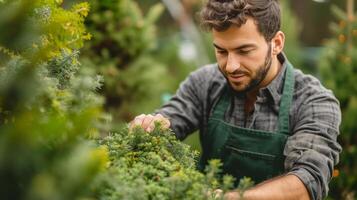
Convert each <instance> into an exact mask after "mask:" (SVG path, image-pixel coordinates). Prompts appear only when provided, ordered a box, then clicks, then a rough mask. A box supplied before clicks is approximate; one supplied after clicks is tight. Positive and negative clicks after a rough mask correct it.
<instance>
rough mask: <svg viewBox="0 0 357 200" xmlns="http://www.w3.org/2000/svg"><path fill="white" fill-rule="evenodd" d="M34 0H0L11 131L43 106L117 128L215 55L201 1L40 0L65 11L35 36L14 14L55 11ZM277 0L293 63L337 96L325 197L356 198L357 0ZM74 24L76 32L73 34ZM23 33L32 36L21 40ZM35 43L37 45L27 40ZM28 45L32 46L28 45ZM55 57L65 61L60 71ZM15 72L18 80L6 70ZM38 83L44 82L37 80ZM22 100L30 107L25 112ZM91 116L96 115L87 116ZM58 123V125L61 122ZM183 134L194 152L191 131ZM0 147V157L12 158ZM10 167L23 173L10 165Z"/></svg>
mask: <svg viewBox="0 0 357 200" xmlns="http://www.w3.org/2000/svg"><path fill="white" fill-rule="evenodd" d="M35 2H40V3H38V4H36V3H33V5H32V3H31V2H28V3H23V4H24V5H23V7H20V8H18V7H17V8H16V9H17V10H15V11H17V12H10V11H11V9H10V10H9V9H8V8H10V6H9V4H10V3H7V1H6V0H2V1H1V0H0V5H1V7H0V8H1V10H0V19H1V21H0V72H1V74H2V76H1V75H0V81H3V82H0V83H2V84H1V85H2V86H1V87H0V96H1V98H0V122H1V125H2V126H1V127H2V128H1V129H0V130H6V131H9V130H13V129H14V130H15V129H16V127H8V126H5V124H8V123H10V122H11V120H12V119H13V118H14V116H16V117H17V118H21V116H23V117H24V116H27V115H29V113H32V114H31V116H32V115H33V119H34V121H37V120H36V119H37V118H38V117H39V116H38V115H41V113H49V114H48V115H49V116H51V117H48V118H46V119H42V120H49V121H53V123H54V124H56V123H60V124H61V123H65V122H63V121H62V122H61V121H60V122H59V121H58V120H56V119H57V117H56V116H57V115H60V116H61V115H66V116H67V115H68V116H71V117H73V116H75V117H73V119H72V118H70V117H69V119H68V120H69V122H68V123H72V124H73V123H74V122H76V123H77V122H78V123H79V124H82V125H81V126H80V127H79V128H80V130H88V129H90V130H91V131H89V133H88V134H89V135H91V134H97V135H98V134H99V135H101V134H105V133H107V132H115V131H116V130H119V129H120V128H121V127H123V126H125V125H126V123H127V122H129V121H130V120H132V119H133V118H134V117H135V116H136V115H138V114H141V113H151V112H153V111H154V110H155V109H157V108H159V107H160V106H161V105H163V104H164V103H165V102H167V101H168V100H169V99H170V97H171V96H172V95H173V94H174V93H175V91H176V89H177V88H178V86H179V84H180V82H181V81H182V80H183V79H184V78H185V77H186V76H187V75H188V73H190V72H191V71H193V70H195V69H197V68H199V67H200V66H202V65H204V64H208V63H213V62H215V57H214V49H213V45H212V41H211V36H210V34H209V33H206V32H203V31H202V30H201V28H200V26H199V22H198V20H197V19H198V18H197V12H198V11H199V9H200V7H201V5H202V1H201V0H145V1H144V0H136V1H134V0H90V1H87V2H89V5H88V6H87V7H86V6H84V7H80V6H77V7H74V5H78V4H79V3H83V2H86V1H69V0H63V1H61V0H59V1H47V2H55V3H53V5H55V4H56V5H60V8H61V9H67V10H69V11H68V12H67V13H62V14H61V15H59V16H58V17H57V18H54V19H52V20H54V22H55V23H53V24H51V25H50V26H48V27H45V33H48V37H36V34H38V32H39V30H37V29H36V28H34V27H36V26H33V25H32V24H31V23H30V24H28V23H27V22H26V23H25V22H24V21H21V20H22V19H24V18H25V16H23V15H21V13H23V12H22V11H23V10H25V11H26V10H29V9H30V8H34V9H37V11H36V10H35V11H36V13H37V14H36V15H35V16H40V17H38V18H37V19H35V21H36V22H38V21H40V22H41V23H44V24H46V19H48V18H49V16H51V14H54V13H50V12H49V11H48V10H46V9H44V8H43V7H41V3H44V2H46V1H35ZM280 3H281V6H282V15H283V21H282V30H283V31H284V32H285V34H286V45H285V50H284V51H285V53H286V54H287V56H288V58H289V60H290V62H292V63H293V65H294V66H295V67H296V68H299V69H301V70H303V71H304V72H305V73H309V74H313V75H314V76H316V77H318V78H319V79H320V80H321V81H322V82H323V83H324V85H325V86H326V87H327V88H329V89H331V90H333V91H334V93H335V95H336V96H337V98H338V99H339V100H340V103H341V109H342V112H343V121H342V125H341V135H340V137H339V142H340V143H341V145H342V146H343V153H342V155H341V160H340V163H339V165H338V166H337V171H335V173H336V174H335V176H336V177H335V178H333V180H332V183H331V187H330V196H329V199H357V194H356V192H357V191H356V188H357V124H356V123H355V120H356V119H357V85H356V84H355V80H357V56H356V55H357V19H356V13H355V2H354V0H299V1H290V0H280ZM26 6H30V7H29V8H27V7H26ZM36 6H37V7H36ZM11 8H12V7H11ZM14 9H15V8H14ZM21 9H22V10H21ZM76 9H77V10H76ZM19 10H20V11H19ZM59 12H64V11H57V13H59ZM71 12H72V13H71ZM56 20H57V21H56ZM30 21H31V20H30ZM73 21H74V22H75V23H77V25H78V24H79V25H78V26H76V27H75V28H72V29H71V27H68V28H67V29H66V28H65V31H63V30H57V29H56V28H55V27H57V26H59V25H60V24H62V25H63V24H67V23H70V22H73ZM15 27H17V28H15ZM18 27H20V28H18ZM41 30H42V31H43V29H41ZM46 31H47V32H46ZM74 32H75V33H77V35H73V33H74ZM67 33H68V35H66V34H67ZM56 34H57V35H56ZM56 36H58V37H56ZM29 38H32V39H30V41H31V42H26V41H28V40H29ZM78 38H80V39H78ZM44 41H45V42H44ZM36 42H38V43H36ZM34 43H35V44H38V45H35V46H33V44H34ZM44 43H45V44H47V45H43V44H44ZM39 44H42V46H41V45H39ZM31 45H32V47H31V48H33V49H36V50H38V51H35V52H33V51H29V46H31ZM31 48H30V49H31ZM63 49H67V50H68V51H67V50H63ZM19 57H20V58H21V59H20V58H19ZM22 58H27V59H25V60H26V61H24V60H23V59H22ZM34 59H35V61H34ZM36 59H37V60H36ZM29 60H30V61H29ZM39 60H40V61H43V63H46V64H45V65H46V66H45V67H44V69H45V70H42V71H41V70H40V71H41V73H42V74H41V73H40V76H42V77H46V78H43V80H42V79H41V81H40V82H39V83H36V84H33V85H31V84H26V83H27V81H29V82H33V81H31V80H38V79H36V78H35V77H36V74H37V72H35V71H34V70H33V66H34V65H37V63H39V62H38V61H39ZM40 63H41V62H40ZM56 65H57V66H58V65H61V66H63V65H65V66H68V67H67V68H66V69H65V70H62V71H58V70H56V69H57V68H56V67H55V66H56ZM9 66H12V68H10V67H9ZM14 66H15V67H14ZM18 66H22V67H21V70H20V71H21V73H13V72H12V71H11V70H10V69H13V68H16V67H18ZM29 74H30V75H31V76H29ZM12 76H14V77H16V78H17V79H15V78H13V79H11V78H9V77H12ZM1 77H2V78H1ZM18 78H19V79H18ZM14 80H24V81H22V82H21V81H20V82H19V81H14ZM52 80H54V81H55V82H56V83H55V84H54V82H53V81H52ZM44 85H48V87H46V88H42V89H39V88H41V87H39V86H44ZM14 91H16V92H14ZM32 91H36V92H37V93H35V94H40V95H39V96H40V98H35V99H33V98H34V97H37V96H36V95H34V93H33V92H32ZM19 94H21V95H19ZM25 94H26V95H25ZM39 100H41V101H39ZM24 102H26V103H24ZM17 104H21V105H23V106H21V107H19V106H16V105H17ZM27 104H28V105H27ZM29 107H31V109H30V110H31V112H29V111H26V112H24V110H28V108H29ZM34 108H36V109H34ZM34 110H36V112H34ZM79 111H81V112H82V111H87V112H84V113H85V114H84V116H79V117H78V116H76V112H79ZM33 113H36V114H33ZM53 113H55V115H54V114H53ZM19 116H20V117H19ZM76 117H77V118H76ZM84 118H85V120H84V121H83V120H82V119H84ZM93 119H96V120H95V121H93V122H92V121H91V120H93ZM76 120H77V121H76ZM86 120H87V121H86ZM66 123H67V122H66ZM88 123H91V125H90V127H89V128H88V127H86V126H87V125H88ZM60 124H57V126H58V127H61V126H60ZM33 126H35V125H33ZM20 127H21V126H20ZM17 128H19V126H17ZM22 128H26V129H31V127H30V128H29V127H27V126H25V125H24V126H23V127H22ZM32 128H34V129H35V127H32ZM45 128H46V127H45ZM47 128H48V129H51V127H47ZM16 130H17V129H16ZM70 130H72V129H70ZM49 131H53V130H52V129H51V130H49ZM86 132H88V131H86ZM58 134H61V133H58ZM73 134H74V133H73ZM3 137H5V136H3ZM4 141H5V140H4V138H1V137H0V150H1V148H3V149H6V148H5V146H6V145H3V146H2V145H1V144H2V143H5V142H4ZM8 141H11V140H10V139H8ZM185 142H186V143H187V144H189V145H191V146H192V148H193V149H196V150H198V151H200V147H199V142H198V138H197V133H195V134H192V135H191V136H190V137H188V138H187V139H186V140H185ZM7 147H8V148H9V149H7V151H13V148H11V147H10V146H9V145H8V146H7ZM68 148H74V146H73V145H72V146H71V147H68ZM82 148H89V149H90V148H91V147H90V145H89V146H88V145H85V147H82ZM76 149H77V148H76ZM25 151H26V149H24V152H25ZM68 151H69V150H68ZM93 151H95V150H93ZM1 152H6V151H5V150H3V151H0V153H1ZM41 152H42V150H41ZM80 152H82V151H80ZM52 153H56V152H52ZM57 153H58V152H57ZM3 154H4V155H5V153H3ZM47 154H48V152H47V153H46V155H47ZM1 155H2V154H0V163H1V162H2V161H5V160H6V159H10V158H7V157H6V156H5V157H4V156H3V157H1ZM71 156H74V155H68V157H69V158H68V159H70V157H71ZM34 159H35V158H34ZM6 161H7V163H8V160H6ZM83 162H84V161H83ZM98 163H100V159H98ZM98 163H97V164H98ZM81 164H82V165H84V164H83V163H81ZM9 166H12V167H13V166H16V163H14V164H13V165H4V167H3V168H0V169H8V168H10V167H9ZM98 166H100V164H98ZM0 167H1V164H0ZM3 174H5V173H3ZM14 174H15V175H14V176H15V177H19V176H20V175H19V174H17V172H14ZM47 175H48V174H47ZM7 176H8V175H7ZM2 178H4V177H0V179H2ZM78 184H79V183H78ZM5 188H6V187H5ZM4 191H5V190H4ZM70 194H72V193H70Z"/></svg>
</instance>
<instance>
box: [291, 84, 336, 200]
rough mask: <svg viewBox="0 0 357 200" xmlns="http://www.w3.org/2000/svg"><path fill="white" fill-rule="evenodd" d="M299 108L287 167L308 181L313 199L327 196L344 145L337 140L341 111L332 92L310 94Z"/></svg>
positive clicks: (318, 199) (302, 179) (306, 184)
mask: <svg viewBox="0 0 357 200" xmlns="http://www.w3.org/2000/svg"><path fill="white" fill-rule="evenodd" d="M302 98H305V100H304V101H303V103H302V104H301V105H300V106H299V107H298V108H297V110H296V112H295V113H297V119H296V123H295V125H294V127H293V135H292V136H290V137H289V138H288V141H287V144H286V146H285V149H284V155H285V156H286V160H285V168H286V169H287V170H288V171H289V173H288V174H294V175H296V176H298V177H299V178H300V180H301V181H302V182H303V183H304V184H305V186H306V188H307V190H308V192H309V193H310V198H311V199H313V200H320V199H323V198H325V197H326V196H327V193H328V183H329V182H330V180H331V178H332V174H333V170H334V166H335V165H336V164H337V163H338V161H339V153H340V152H341V146H340V145H339V144H338V143H337V136H338V135H339V125H340V122H341V111H340V108H339V103H338V101H337V99H336V98H335V97H334V96H333V95H332V93H330V92H323V93H322V92H321V91H320V92H318V91H316V93H313V92H312V93H311V94H309V95H308V96H305V97H302Z"/></svg>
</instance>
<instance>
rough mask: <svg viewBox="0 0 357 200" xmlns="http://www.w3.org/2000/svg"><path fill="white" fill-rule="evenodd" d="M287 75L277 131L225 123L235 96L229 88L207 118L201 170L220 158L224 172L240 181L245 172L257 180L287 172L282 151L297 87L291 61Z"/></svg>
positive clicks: (202, 138)
mask: <svg viewBox="0 0 357 200" xmlns="http://www.w3.org/2000/svg"><path fill="white" fill-rule="evenodd" d="M285 77H286V78H285V82H284V90H283V94H282V98H281V103H280V109H279V118H278V123H279V125H278V131H277V132H267V131H261V130H253V129H248V128H242V127H237V126H234V125H232V124H229V123H226V122H225V121H224V113H225V112H226V110H227V109H228V106H229V104H230V102H231V98H232V94H231V92H230V89H228V87H227V88H226V90H225V92H224V93H223V95H222V96H221V97H220V100H219V102H218V103H217V105H216V107H215V108H214V111H213V115H212V116H211V117H210V118H209V120H208V133H207V135H204V136H201V137H200V141H201V145H202V155H201V159H200V162H199V169H200V170H203V169H204V167H205V166H206V164H207V162H208V161H209V160H211V159H221V160H222V162H223V174H230V175H233V176H234V177H235V178H236V179H237V182H238V181H239V179H241V178H242V177H244V176H246V177H251V178H252V179H253V180H254V181H255V183H260V182H262V181H264V180H266V179H269V178H272V177H274V176H277V175H279V174H282V173H283V172H284V159H285V157H284V155H283V151H284V147H285V143H286V140H287V138H288V136H289V109H290V105H291V101H292V95H293V90H294V75H293V67H292V66H291V64H290V63H288V62H287V69H286V76H285ZM237 182H236V183H237Z"/></svg>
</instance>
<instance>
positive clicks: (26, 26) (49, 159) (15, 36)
mask: <svg viewBox="0 0 357 200" xmlns="http://www.w3.org/2000/svg"><path fill="white" fill-rule="evenodd" d="M87 11H88V4H86V3H81V4H76V5H74V6H73V7H72V8H71V9H69V10H67V9H64V8H62V1H60V0H35V1H27V0H11V1H10V0H8V1H0V30H1V31H0V199H26V200H30V199H33V200H42V199H43V200H46V199H52V200H62V199H89V198H91V197H93V196H92V194H93V193H92V192H93V189H94V184H93V183H94V180H95V179H96V177H97V175H98V174H99V173H100V172H101V171H104V170H105V169H106V166H107V158H108V157H107V151H106V149H105V148H97V147H96V145H95V143H94V141H92V140H91V139H89V138H90V137H91V136H93V135H95V133H96V132H98V128H97V123H98V120H99V118H100V116H101V114H102V111H101V103H102V101H101V98H100V96H98V95H97V94H96V92H95V91H96V88H97V87H99V85H100V83H99V81H98V80H97V78H96V76H93V75H92V74H91V73H88V72H86V70H84V69H83V67H82V66H81V65H80V63H79V62H78V54H79V49H78V48H80V47H81V45H82V42H83V40H84V39H85V38H86V33H85V30H84V25H83V20H84V18H85V15H86V12H87Z"/></svg>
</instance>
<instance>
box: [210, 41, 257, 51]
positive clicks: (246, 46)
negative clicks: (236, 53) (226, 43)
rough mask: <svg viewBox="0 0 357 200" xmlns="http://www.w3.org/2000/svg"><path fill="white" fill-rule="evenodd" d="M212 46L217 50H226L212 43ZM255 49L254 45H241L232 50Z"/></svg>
mask: <svg viewBox="0 0 357 200" xmlns="http://www.w3.org/2000/svg"><path fill="white" fill-rule="evenodd" d="M213 46H214V47H216V48H217V49H219V50H226V49H224V48H222V47H220V46H218V45H217V44H215V43H213ZM255 47H257V46H256V45H255V44H243V45H241V46H239V47H237V48H234V49H235V50H241V49H246V48H255Z"/></svg>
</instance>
